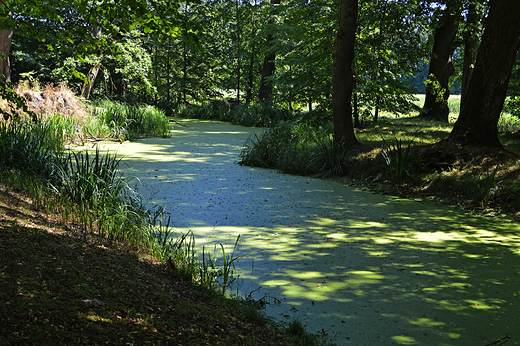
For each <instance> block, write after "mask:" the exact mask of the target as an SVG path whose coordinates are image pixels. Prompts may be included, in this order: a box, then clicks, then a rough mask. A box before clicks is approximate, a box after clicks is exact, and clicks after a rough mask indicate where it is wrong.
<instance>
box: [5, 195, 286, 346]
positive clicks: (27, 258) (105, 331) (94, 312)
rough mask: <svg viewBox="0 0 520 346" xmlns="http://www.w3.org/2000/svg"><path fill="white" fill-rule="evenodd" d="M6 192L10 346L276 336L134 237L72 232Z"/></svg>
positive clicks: (187, 341) (171, 342)
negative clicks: (145, 254) (141, 253)
mask: <svg viewBox="0 0 520 346" xmlns="http://www.w3.org/2000/svg"><path fill="white" fill-rule="evenodd" d="M0 194H1V197H2V198H1V199H0V205H2V208H1V209H0V253H1V256H0V302H1V304H0V344H1V345H95V344H109V345H130V344H133V345H143V344H153V345H161V344H166V345H174V344H175V345H179V344H193V343H197V344H198V343H200V344H212V345H224V344H226V345H227V344H241V343H240V342H239V341H238V342H236V341H235V342H232V341H233V340H230V337H231V336H236V334H237V333H245V334H247V335H248V336H251V337H252V336H253V335H255V334H260V333H262V331H264V334H266V337H265V338H264V337H259V338H257V339H258V340H264V339H265V340H268V337H273V336H276V334H275V333H273V335H270V334H269V333H265V329H261V328H259V327H258V326H257V325H254V324H252V323H251V324H249V323H248V322H243V321H241V320H239V319H237V318H236V312H233V311H232V310H231V309H228V308H226V307H224V306H221V305H217V303H216V302H215V301H213V300H212V299H211V298H209V297H208V294H207V292H204V290H199V289H197V287H196V286H195V285H193V284H191V283H186V282H179V281H178V280H174V279H173V277H172V273H171V271H169V270H167V269H166V268H165V266H162V265H158V264H156V263H154V262H152V261H146V260H143V259H142V258H138V256H137V255H136V253H135V252H134V251H126V249H127V247H126V246H127V244H124V243H117V242H115V241H114V242H109V241H107V240H102V239H97V238H92V237H89V235H88V234H85V233H82V232H75V231H74V230H69V231H68V232H64V231H63V227H62V225H61V224H58V223H56V224H54V221H52V220H48V219H47V218H45V217H43V216H38V215H36V214H35V213H34V212H30V213H29V212H26V211H25V210H26V209H24V208H30V205H29V204H23V205H22V204H20V208H16V209H15V208H14V207H13V206H10V205H5V203H3V201H4V200H5V199H4V198H3V197H5V196H4V195H3V193H2V191H0ZM6 200H7V201H10V200H13V199H6ZM13 201H15V200H13ZM49 224H53V225H55V226H56V227H49ZM114 249H116V250H114ZM216 311H218V313H216ZM217 323H218V324H220V325H221V326H222V327H220V326H219V325H217ZM267 335H268V336H267Z"/></svg>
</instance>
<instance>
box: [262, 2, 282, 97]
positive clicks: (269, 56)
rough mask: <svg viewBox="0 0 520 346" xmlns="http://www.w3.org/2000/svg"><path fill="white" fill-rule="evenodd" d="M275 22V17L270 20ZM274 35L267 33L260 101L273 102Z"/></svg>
mask: <svg viewBox="0 0 520 346" xmlns="http://www.w3.org/2000/svg"><path fill="white" fill-rule="evenodd" d="M276 5H280V0H271V6H276ZM273 23H274V19H271V20H270V24H273ZM273 40H274V36H273V34H272V33H269V34H268V35H267V39H266V43H265V44H266V46H267V50H268V51H267V53H266V55H265V57H264V64H263V65H262V79H261V80H260V89H259V90H258V101H259V102H260V103H272V102H273V84H272V81H271V80H270V78H271V76H272V75H273V74H274V71H275V70H276V66H275V59H276V52H275V50H274V45H273Z"/></svg>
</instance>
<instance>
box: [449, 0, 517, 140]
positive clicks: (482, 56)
mask: <svg viewBox="0 0 520 346" xmlns="http://www.w3.org/2000/svg"><path fill="white" fill-rule="evenodd" d="M519 47H520V4H519V3H518V2H516V1H508V0H491V1H490V10H489V14H488V17H487V19H486V21H485V27H484V34H483V35H482V42H481V44H480V47H479V49H478V53H477V60H476V62H475V68H474V70H473V74H472V76H471V79H470V82H469V85H468V87H467V90H466V92H465V95H464V97H463V98H462V101H461V107H460V115H459V118H458V119H457V122H456V123H455V125H454V127H453V130H452V132H451V133H450V136H449V139H450V140H453V141H455V142H458V143H460V144H462V145H480V146H486V147H496V148H502V144H501V143H500V140H499V138H498V119H499V118H500V113H501V112H502V107H503V105H504V100H505V97H506V92H507V86H508V84H509V78H510V76H511V70H512V68H513V64H514V61H515V58H516V53H517V51H518V48H519Z"/></svg>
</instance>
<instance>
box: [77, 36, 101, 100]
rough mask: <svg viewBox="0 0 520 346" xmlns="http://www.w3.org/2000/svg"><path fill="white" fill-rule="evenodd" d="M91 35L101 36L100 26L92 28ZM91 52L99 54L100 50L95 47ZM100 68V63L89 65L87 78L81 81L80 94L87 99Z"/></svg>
mask: <svg viewBox="0 0 520 346" xmlns="http://www.w3.org/2000/svg"><path fill="white" fill-rule="evenodd" d="M92 36H94V37H95V38H99V37H100V36H101V27H100V26H95V27H93V28H92ZM92 53H93V54H99V53H101V50H100V49H99V48H97V49H96V50H95V51H94V52H92ZM100 68H101V64H95V65H92V66H91V67H90V70H89V71H88V73H87V76H86V77H87V80H86V81H85V83H83V87H82V88H81V96H82V97H83V98H84V99H85V100H88V99H89V97H90V92H91V91H92V88H93V87H94V82H95V81H96V78H97V75H98V72H99V69H100Z"/></svg>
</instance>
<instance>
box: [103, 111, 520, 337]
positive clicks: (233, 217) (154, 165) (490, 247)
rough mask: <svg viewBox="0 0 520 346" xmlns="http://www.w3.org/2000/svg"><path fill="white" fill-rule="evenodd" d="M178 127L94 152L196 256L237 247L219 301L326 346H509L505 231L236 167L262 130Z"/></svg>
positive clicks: (512, 285) (518, 299) (512, 232)
mask: <svg viewBox="0 0 520 346" xmlns="http://www.w3.org/2000/svg"><path fill="white" fill-rule="evenodd" d="M178 122H179V123H180V124H183V125H185V126H187V127H184V126H180V125H178V124H174V125H173V128H172V137H171V138H165V139H156V138H153V139H143V140H140V141H138V142H132V143H130V142H126V143H122V144H119V143H115V142H114V143H108V142H102V143H99V144H98V145H99V146H100V148H101V149H107V150H110V151H111V152H114V151H117V153H118V154H119V155H121V156H122V157H123V161H122V165H121V167H122V170H123V171H124V174H125V176H127V177H133V176H135V177H137V178H138V179H139V180H140V184H139V185H138V189H139V192H140V193H141V194H143V195H144V196H145V197H146V198H147V199H149V200H150V201H151V202H153V203H158V204H160V205H162V206H164V208H165V210H166V212H167V213H169V214H170V215H171V220H172V224H173V225H172V226H173V227H174V229H175V231H176V233H177V234H178V235H181V234H184V233H186V232H187V231H188V230H192V231H193V232H194V234H195V236H196V242H197V249H198V250H199V251H202V246H206V248H208V247H209V248H211V249H213V248H214V246H219V244H224V245H225V246H226V247H227V248H228V252H229V251H230V250H231V249H232V248H233V245H234V244H235V240H236V238H237V236H238V235H240V243H239V249H238V251H237V254H238V255H239V256H240V260H239V261H238V262H237V263H236V269H235V275H239V280H238V281H237V283H238V288H237V287H236V286H235V287H232V288H231V291H234V292H236V291H237V290H238V292H239V294H240V295H243V296H251V297H252V298H254V299H262V300H263V301H265V302H266V303H268V304H267V305H266V312H267V314H268V315H269V316H272V317H274V318H275V319H277V320H280V321H288V320H290V319H292V318H299V319H301V320H302V321H303V322H304V323H305V324H307V326H308V329H309V330H310V331H312V332H316V333H323V332H324V333H326V334H328V336H329V337H330V338H332V339H334V341H335V343H336V344H338V345H372V344H381V345H390V344H405V345H487V344H490V343H491V342H493V341H496V340H498V339H501V338H504V337H506V336H507V337H509V338H510V339H509V340H508V343H507V344H508V345H510V344H520V227H519V225H518V224H515V223H510V222H507V221H503V220H497V219H490V218H482V217H476V216H469V215H465V214H463V213H461V212H460V211H458V210H455V209H449V208H446V207H443V206H439V205H436V204H431V203H421V202H417V201H411V200H405V199H400V198H396V197H391V196H382V195H377V194H372V193H368V192H365V191H360V190H357V189H353V188H351V187H348V186H344V185H342V184H340V183H338V182H334V181H328V180H319V179H312V178H307V177H297V176H289V175H283V174H280V173H278V172H276V171H272V170H267V169H257V168H250V167H242V166H239V165H237V164H235V162H236V161H237V159H238V154H239V152H240V148H241V147H242V145H243V144H244V142H245V141H246V139H247V138H248V137H249V136H250V134H251V133H254V132H257V133H259V132H261V130H259V129H251V128H245V127H241V126H234V125H230V124H226V123H220V122H213V121H200V120H178ZM217 250H218V249H217ZM217 255H219V253H218V252H217Z"/></svg>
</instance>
